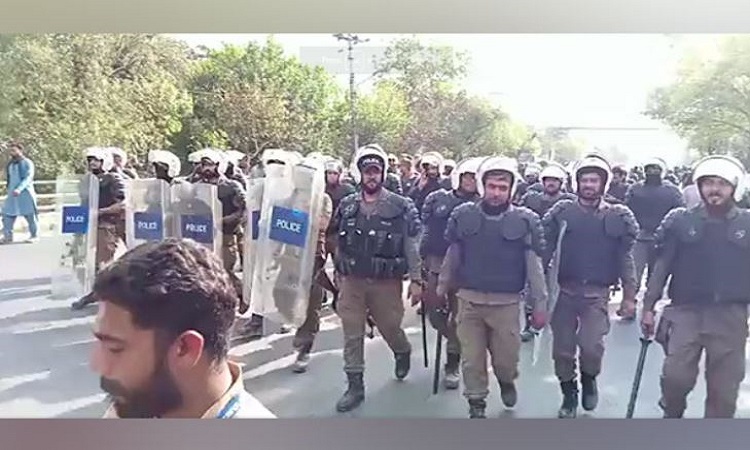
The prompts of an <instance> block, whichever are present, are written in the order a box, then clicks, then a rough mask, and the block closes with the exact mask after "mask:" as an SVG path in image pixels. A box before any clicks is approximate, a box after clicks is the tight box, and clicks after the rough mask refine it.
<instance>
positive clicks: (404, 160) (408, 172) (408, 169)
mask: <svg viewBox="0 0 750 450" xmlns="http://www.w3.org/2000/svg"><path fill="white" fill-rule="evenodd" d="M399 172H400V173H399V176H400V177H401V186H402V187H403V189H404V192H406V193H407V194H408V193H409V192H411V190H412V188H413V187H414V184H415V183H416V182H417V181H418V180H419V175H418V174H417V173H415V171H414V158H412V156H411V155H409V154H403V155H401V162H400V164H399Z"/></svg>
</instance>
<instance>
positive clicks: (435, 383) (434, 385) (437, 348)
mask: <svg viewBox="0 0 750 450" xmlns="http://www.w3.org/2000/svg"><path fill="white" fill-rule="evenodd" d="M436 331H437V343H436V344H435V374H434V375H433V377H432V395H436V394H437V393H438V384H440V356H441V354H442V352H443V351H442V350H443V334H442V333H440V331H439V330H436Z"/></svg>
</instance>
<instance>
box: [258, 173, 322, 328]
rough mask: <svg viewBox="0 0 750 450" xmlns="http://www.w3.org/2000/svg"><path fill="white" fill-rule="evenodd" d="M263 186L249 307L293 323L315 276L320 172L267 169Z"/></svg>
mask: <svg viewBox="0 0 750 450" xmlns="http://www.w3.org/2000/svg"><path fill="white" fill-rule="evenodd" d="M263 190H264V192H263V201H262V208H261V214H260V220H259V222H258V232H259V233H258V240H257V242H256V244H255V246H256V247H255V248H256V254H257V256H256V261H255V271H254V279H253V285H252V294H251V300H250V311H251V312H252V313H255V314H260V315H262V316H264V317H268V318H269V319H271V320H274V321H278V322H280V323H288V324H292V325H294V326H297V327H299V326H300V325H302V323H304V321H305V319H306V316H307V306H308V303H309V296H310V287H311V285H312V283H313V277H314V275H315V274H314V273H313V269H314V261H315V254H316V246H317V245H318V238H319V232H320V215H321V211H322V208H323V195H324V194H325V178H324V172H323V171H322V170H321V169H320V168H314V167H309V166H307V165H304V164H300V165H297V166H294V167H292V168H290V170H286V171H285V170H281V169H280V170H278V171H268V172H267V173H266V178H265V183H264V187H263Z"/></svg>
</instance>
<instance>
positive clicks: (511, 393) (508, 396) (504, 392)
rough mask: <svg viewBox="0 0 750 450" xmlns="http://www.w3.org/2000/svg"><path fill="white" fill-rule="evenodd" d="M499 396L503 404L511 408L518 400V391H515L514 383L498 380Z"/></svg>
mask: <svg viewBox="0 0 750 450" xmlns="http://www.w3.org/2000/svg"><path fill="white" fill-rule="evenodd" d="M500 398H501V399H502V401H503V405H505V407H506V408H512V407H514V406H516V402H517V401H518V391H516V384H515V383H512V382H511V383H503V382H500Z"/></svg>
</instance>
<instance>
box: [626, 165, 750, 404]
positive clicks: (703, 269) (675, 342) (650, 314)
mask: <svg viewBox="0 0 750 450" xmlns="http://www.w3.org/2000/svg"><path fill="white" fill-rule="evenodd" d="M744 176H745V168H744V167H743V165H742V163H740V162H739V161H738V160H736V159H735V158H732V157H728V156H717V155H715V156H708V157H706V158H704V159H702V160H701V161H700V162H699V163H698V164H697V166H696V167H695V172H694V177H695V181H696V183H697V184H698V188H699V190H700V195H701V198H702V199H703V204H699V205H697V206H694V207H692V208H690V209H687V208H677V209H675V210H673V211H671V212H670V213H669V214H668V215H667V217H666V218H665V219H664V221H663V222H662V223H661V225H660V227H659V229H658V231H657V233H656V243H657V252H658V256H657V260H656V266H655V268H654V272H653V274H652V276H651V279H650V280H649V282H648V290H647V291H646V295H645V296H644V299H643V316H642V318H641V324H642V327H643V332H644V334H645V335H646V336H652V335H653V334H654V331H656V341H657V342H659V343H660V344H661V345H662V346H663V348H664V353H665V355H666V356H665V359H664V363H663V368H662V375H661V394H662V395H661V400H660V402H659V405H660V406H661V407H662V409H663V410H664V417H665V418H680V417H682V416H683V413H684V412H685V408H686V407H687V401H686V400H687V396H688V394H690V392H691V391H692V390H693V388H694V387H695V382H696V379H697V377H698V370H699V362H700V360H701V356H702V354H703V353H704V352H705V357H706V359H705V361H706V363H705V372H706V373H705V378H706V391H707V396H706V401H705V412H704V416H705V417H706V418H732V417H734V415H735V412H736V410H737V396H738V391H739V388H740V383H742V380H743V379H744V377H745V347H746V342H747V338H748V327H747V321H748V304H750V277H749V276H748V274H750V211H747V210H743V209H741V208H738V207H737V202H738V201H739V200H740V199H741V197H742V193H743V187H742V186H743V184H744V182H743V178H744ZM670 276H671V282H670V284H669V298H670V299H671V304H670V305H669V306H667V307H666V308H665V309H664V312H663V314H662V317H661V320H660V321H659V325H658V327H657V329H656V330H654V322H655V320H654V306H655V304H656V302H657V301H658V300H659V299H660V298H661V294H662V292H663V290H664V286H665V284H666V281H667V278H668V277H670Z"/></svg>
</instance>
